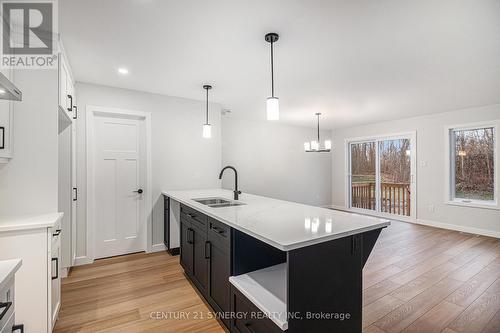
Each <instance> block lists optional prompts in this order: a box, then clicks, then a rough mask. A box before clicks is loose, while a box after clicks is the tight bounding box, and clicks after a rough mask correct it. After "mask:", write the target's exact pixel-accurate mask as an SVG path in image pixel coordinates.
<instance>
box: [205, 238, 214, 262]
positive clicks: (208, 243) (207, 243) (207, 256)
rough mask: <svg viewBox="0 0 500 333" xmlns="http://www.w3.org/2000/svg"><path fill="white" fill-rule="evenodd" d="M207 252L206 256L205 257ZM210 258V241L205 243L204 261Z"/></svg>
mask: <svg viewBox="0 0 500 333" xmlns="http://www.w3.org/2000/svg"><path fill="white" fill-rule="evenodd" d="M207 245H208V251H207ZM207 252H208V255H207ZM211 257H212V243H210V241H206V242H205V259H210V258H211Z"/></svg>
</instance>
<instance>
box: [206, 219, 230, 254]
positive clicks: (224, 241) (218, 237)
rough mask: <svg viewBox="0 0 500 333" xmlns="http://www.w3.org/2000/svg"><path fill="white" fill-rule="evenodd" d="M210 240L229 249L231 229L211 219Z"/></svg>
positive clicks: (209, 227) (209, 225)
mask: <svg viewBox="0 0 500 333" xmlns="http://www.w3.org/2000/svg"><path fill="white" fill-rule="evenodd" d="M208 240H209V241H210V242H212V243H214V244H217V245H218V246H222V247H223V248H229V245H230V244H231V227H229V226H228V225H226V224H224V223H222V222H219V221H217V220H215V219H213V218H210V217H209V218H208Z"/></svg>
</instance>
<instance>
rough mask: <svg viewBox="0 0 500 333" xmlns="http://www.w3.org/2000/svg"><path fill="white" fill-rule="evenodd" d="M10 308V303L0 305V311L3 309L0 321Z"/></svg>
mask: <svg viewBox="0 0 500 333" xmlns="http://www.w3.org/2000/svg"><path fill="white" fill-rule="evenodd" d="M11 306H12V302H5V303H0V309H1V308H3V310H2V313H0V320H2V318H3V317H4V316H5V314H6V313H7V312H8V311H9V309H10V307H11Z"/></svg>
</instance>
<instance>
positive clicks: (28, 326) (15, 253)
mask: <svg viewBox="0 0 500 333" xmlns="http://www.w3.org/2000/svg"><path fill="white" fill-rule="evenodd" d="M60 228H61V215H58V217H57V220H55V221H54V224H53V225H52V226H50V227H41V228H40V227H37V228H30V229H19V228H18V229H14V230H8V231H2V230H0V260H3V259H16V258H19V259H22V266H21V267H20V269H19V271H18V272H17V273H16V286H15V292H16V309H15V310H16V312H15V313H16V318H15V321H16V322H17V323H23V324H24V329H25V331H26V332H36V333H50V332H52V329H53V327H54V325H55V322H56V319H57V315H58V312H59V308H60V304H61V279H60V252H61V251H60V244H61V240H60V233H61V229H60ZM14 332H16V333H18V331H14ZM0 333H4V332H3V331H0ZM9 333H10V332H9Z"/></svg>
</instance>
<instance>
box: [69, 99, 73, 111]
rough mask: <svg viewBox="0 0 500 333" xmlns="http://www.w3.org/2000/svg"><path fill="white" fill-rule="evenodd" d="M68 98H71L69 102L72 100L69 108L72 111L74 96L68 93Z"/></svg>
mask: <svg viewBox="0 0 500 333" xmlns="http://www.w3.org/2000/svg"><path fill="white" fill-rule="evenodd" d="M68 98H69V102H70V106H69V108H68V111H69V112H71V111H73V96H71V95H68Z"/></svg>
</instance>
